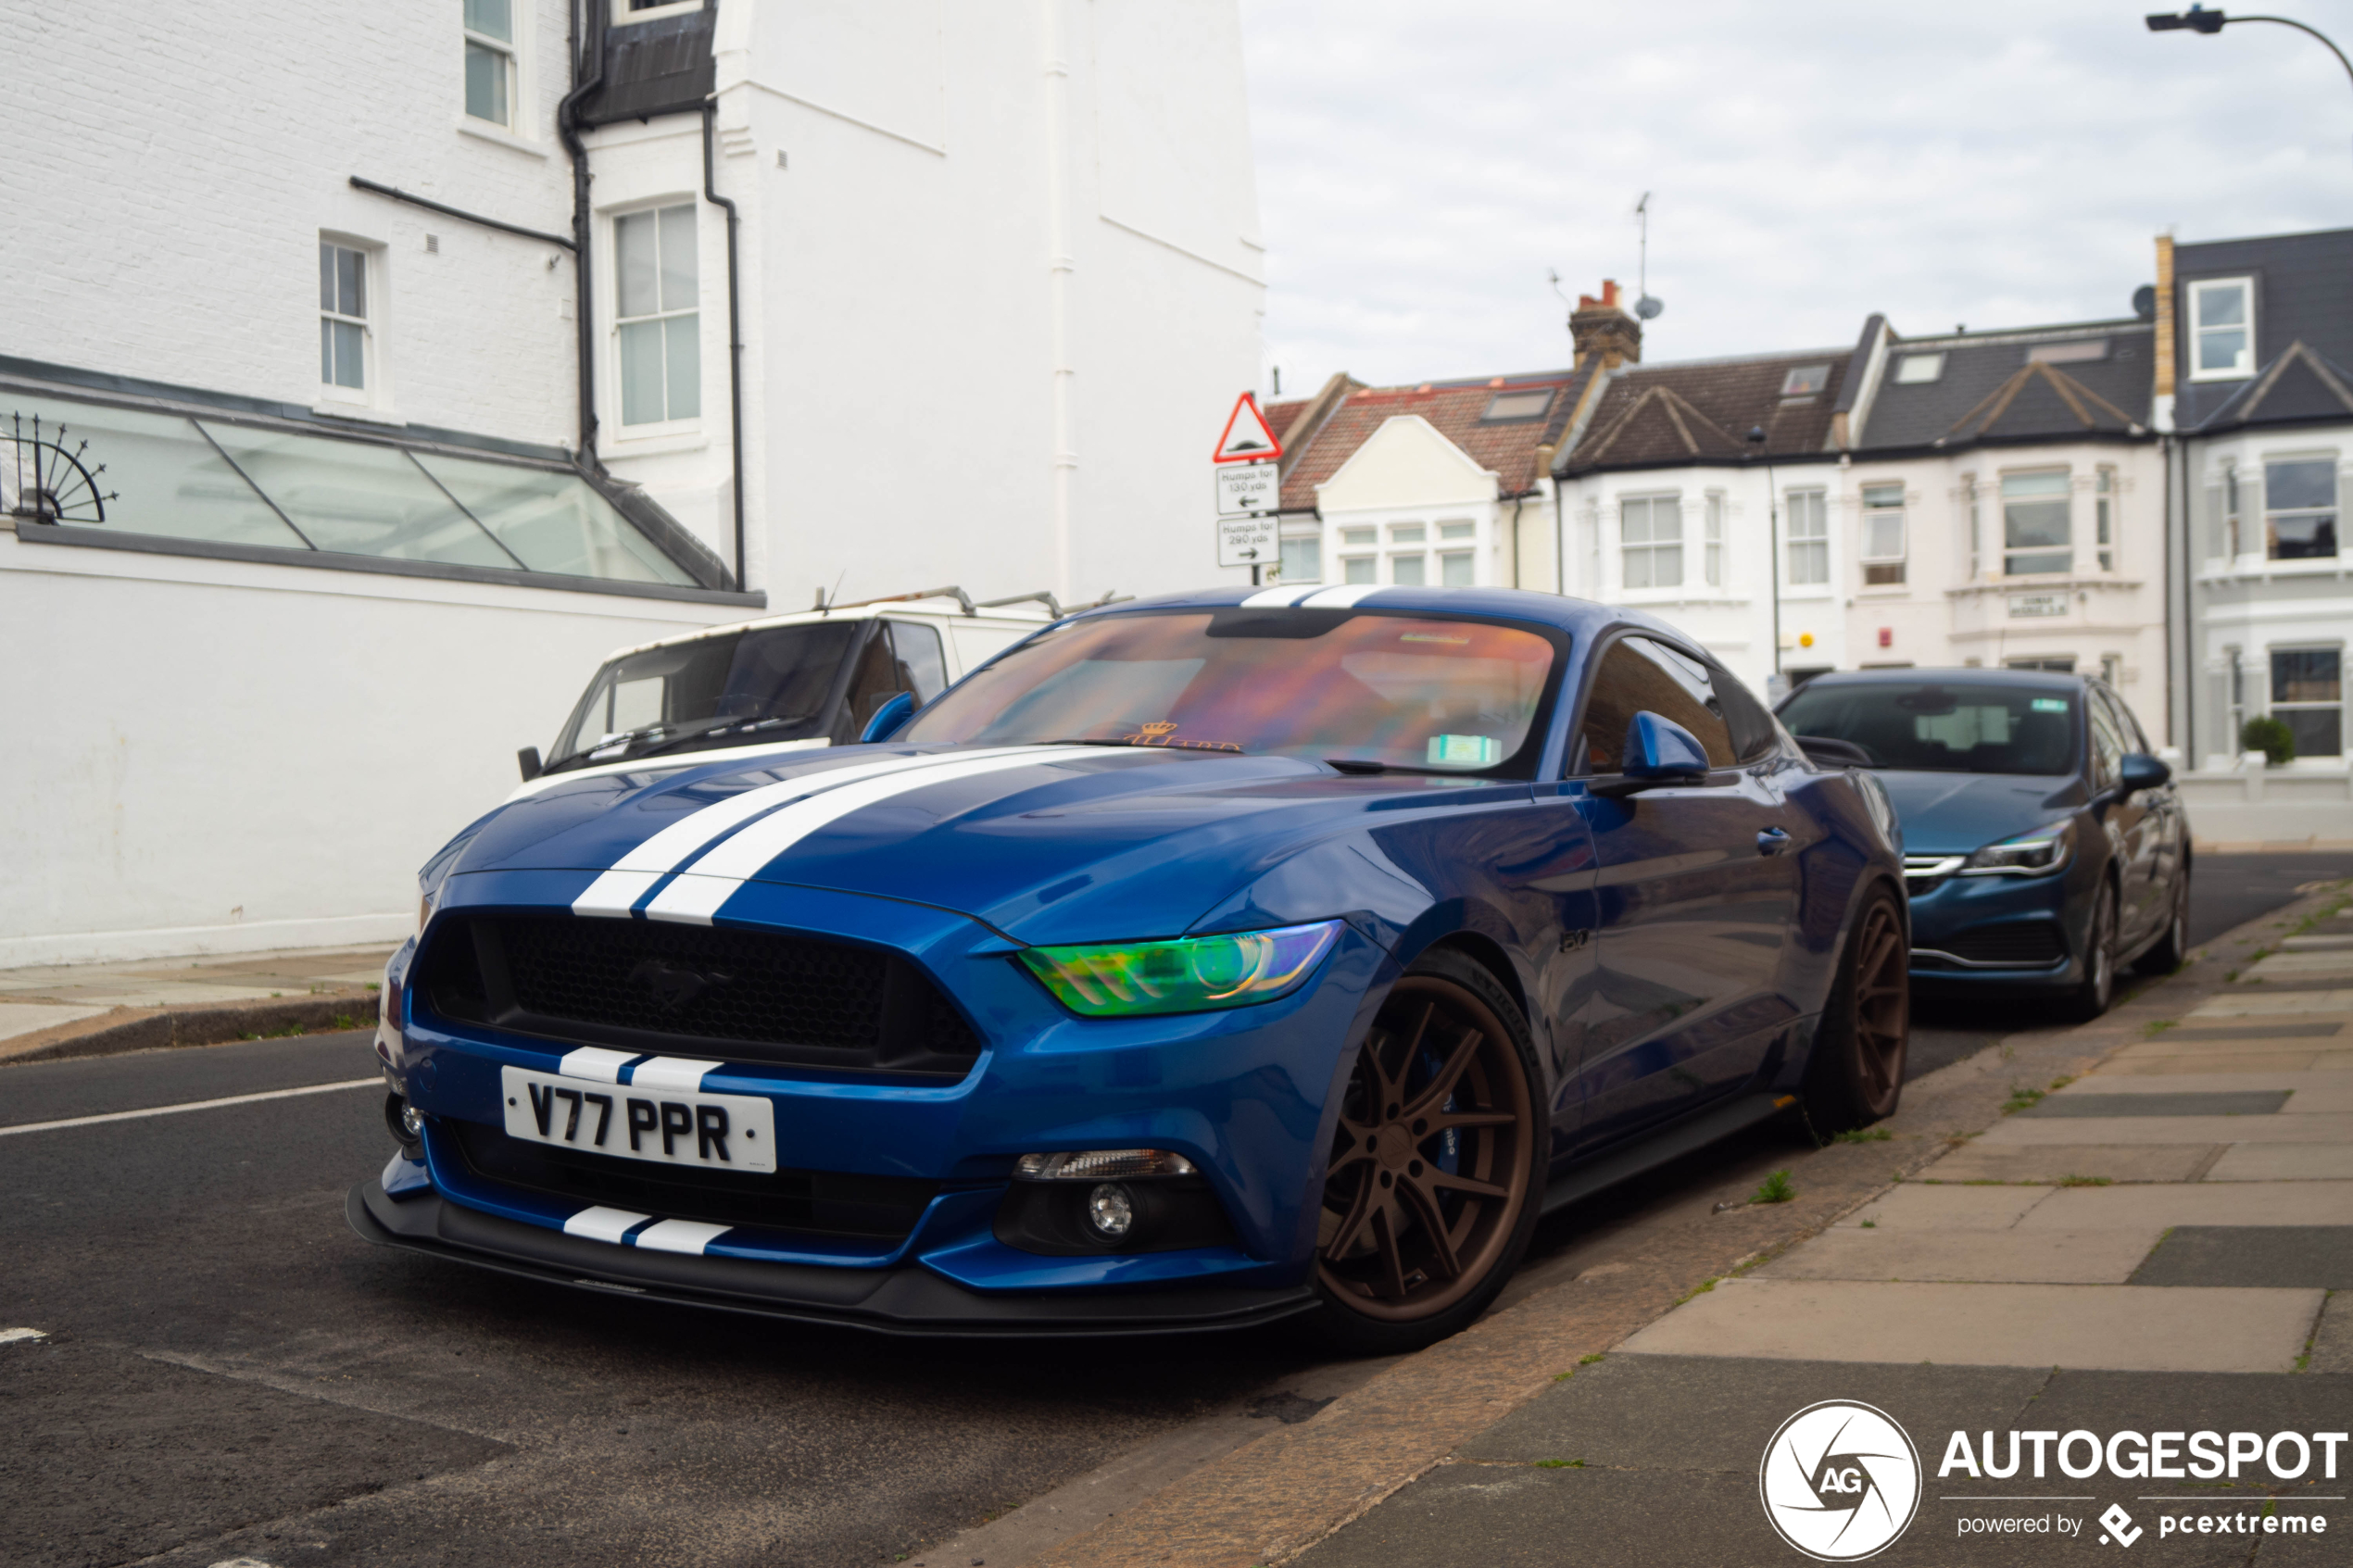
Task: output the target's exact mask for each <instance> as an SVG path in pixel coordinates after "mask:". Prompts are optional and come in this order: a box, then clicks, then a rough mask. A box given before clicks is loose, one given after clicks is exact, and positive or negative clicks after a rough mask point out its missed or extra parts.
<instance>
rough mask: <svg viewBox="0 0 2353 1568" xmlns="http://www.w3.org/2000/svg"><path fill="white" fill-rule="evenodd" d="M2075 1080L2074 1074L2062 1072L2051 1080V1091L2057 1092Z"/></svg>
mask: <svg viewBox="0 0 2353 1568" xmlns="http://www.w3.org/2000/svg"><path fill="white" fill-rule="evenodd" d="M2073 1082H2075V1079H2074V1076H2073V1075H2072V1074H2070V1073H2060V1074H2059V1075H2058V1076H2057V1077H2056V1078H2054V1079H2052V1080H2051V1093H2053V1094H2057V1093H2058V1092H2059V1091H2060V1090H2061V1089H2063V1088H2065V1087H2067V1086H2068V1085H2070V1084H2072V1083H2073Z"/></svg>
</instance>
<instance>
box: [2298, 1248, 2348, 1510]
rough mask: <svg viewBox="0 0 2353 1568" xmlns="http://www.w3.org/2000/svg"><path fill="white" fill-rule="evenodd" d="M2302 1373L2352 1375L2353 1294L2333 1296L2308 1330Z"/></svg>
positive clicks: (2338, 1292) (2341, 1292)
mask: <svg viewBox="0 0 2353 1568" xmlns="http://www.w3.org/2000/svg"><path fill="white" fill-rule="evenodd" d="M2305 1370H2306V1371H2307V1372H2315V1373H2329V1374H2338V1373H2353V1291H2345V1290H2340V1291H2337V1292H2335V1293H2334V1294H2333V1295H2331V1296H2330V1297H2329V1304H2328V1305H2327V1306H2326V1307H2324V1308H2322V1311H2321V1322H2320V1326H2319V1327H2317V1328H2315V1329H2314V1330H2313V1331H2312V1360H2311V1361H2310V1363H2309V1365H2308V1366H2307V1367H2306V1368H2305ZM2349 1489H2353V1488H2349Z"/></svg>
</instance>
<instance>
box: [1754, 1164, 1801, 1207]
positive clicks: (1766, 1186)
mask: <svg viewBox="0 0 2353 1568" xmlns="http://www.w3.org/2000/svg"><path fill="white" fill-rule="evenodd" d="M1796 1196H1797V1188H1795V1187H1794V1186H1792V1185H1790V1179H1789V1173H1788V1172H1787V1171H1775V1172H1772V1173H1769V1174H1768V1175H1767V1176H1766V1178H1765V1179H1764V1180H1763V1181H1762V1182H1760V1183H1758V1184H1757V1186H1756V1191H1755V1193H1754V1194H1752V1195H1751V1196H1750V1198H1749V1201H1750V1202H1751V1203H1787V1202H1788V1201H1789V1200H1790V1199H1791V1198H1795V1197H1796Z"/></svg>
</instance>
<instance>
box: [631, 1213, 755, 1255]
mask: <svg viewBox="0 0 2353 1568" xmlns="http://www.w3.org/2000/svg"><path fill="white" fill-rule="evenodd" d="M730 1228H732V1227H730V1226H727V1225H714V1224H710V1223H706V1222H704V1221H701V1220H664V1221H662V1222H661V1223H660V1224H654V1225H648V1226H647V1227H646V1228H645V1229H644V1230H641V1231H639V1232H638V1233H637V1248H638V1250H639V1251H641V1252H642V1251H646V1250H648V1249H651V1250H652V1251H655V1252H689V1253H693V1254H694V1255H695V1256H697V1257H700V1256H701V1255H702V1249H703V1248H706V1247H709V1246H710V1245H711V1243H712V1242H713V1241H715V1240H717V1239H718V1238H719V1237H720V1236H724V1235H725V1234H726V1233H727V1231H728V1230H729V1229H730Z"/></svg>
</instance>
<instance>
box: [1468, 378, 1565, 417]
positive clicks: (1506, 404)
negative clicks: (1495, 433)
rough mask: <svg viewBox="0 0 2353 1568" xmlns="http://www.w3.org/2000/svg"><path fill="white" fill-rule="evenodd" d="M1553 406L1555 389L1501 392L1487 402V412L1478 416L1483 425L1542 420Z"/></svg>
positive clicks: (1543, 387)
mask: <svg viewBox="0 0 2353 1568" xmlns="http://www.w3.org/2000/svg"><path fill="white" fill-rule="evenodd" d="M1552 406H1553V389H1552V388H1551V387H1549V386H1540V387H1536V388H1534V389H1533V390H1530V391H1526V392H1499V393H1497V394H1496V395H1494V396H1492V397H1491V398H1489V399H1488V400H1487V412H1485V413H1483V414H1481V415H1479V416H1478V421H1479V423H1481V424H1500V423H1502V422H1503V421H1504V420H1541V419H1542V418H1543V417H1544V414H1545V411H1546V410H1547V409H1549V408H1552Z"/></svg>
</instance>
